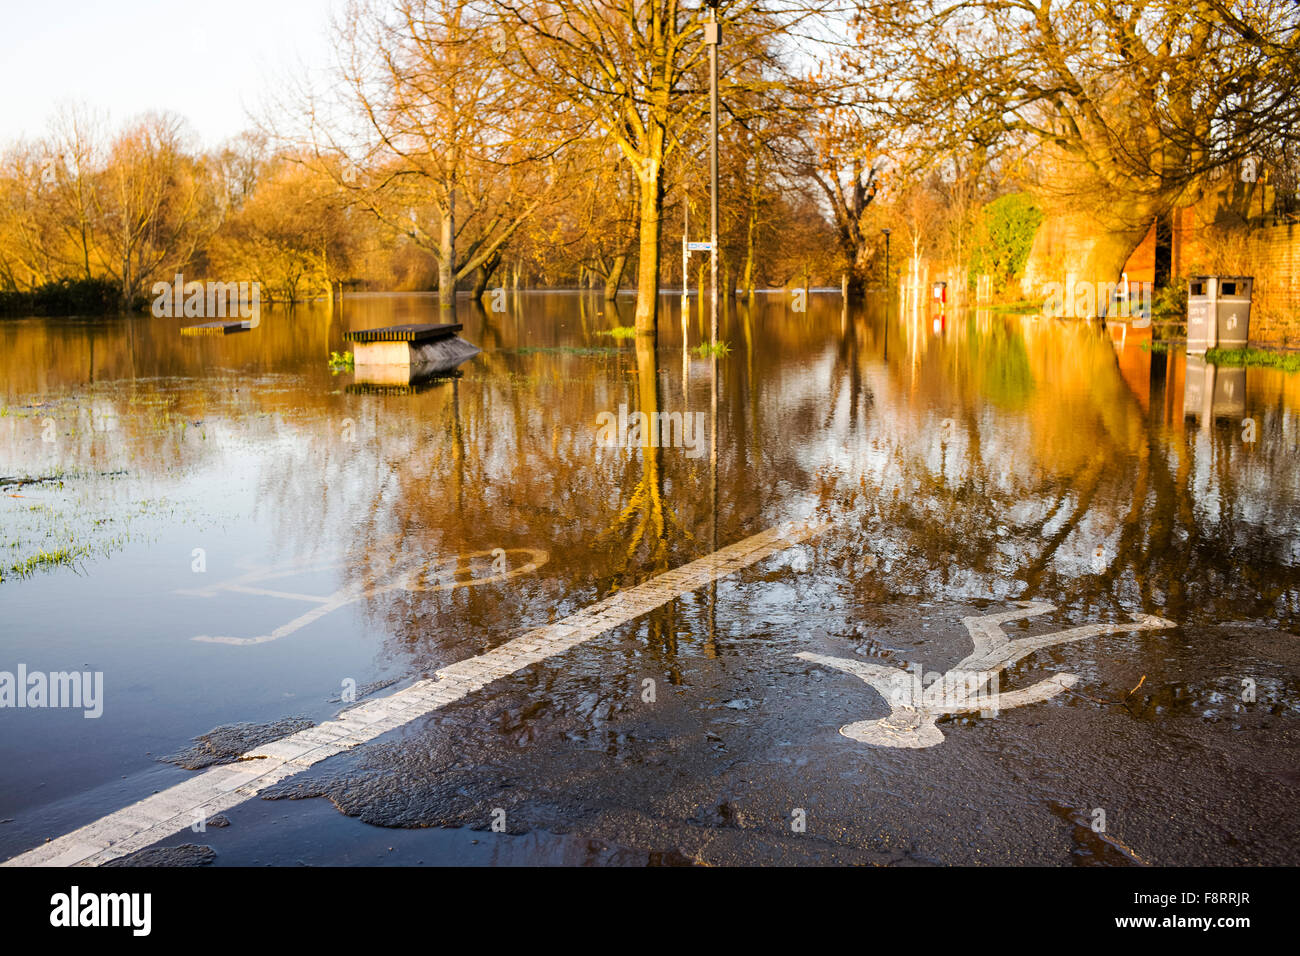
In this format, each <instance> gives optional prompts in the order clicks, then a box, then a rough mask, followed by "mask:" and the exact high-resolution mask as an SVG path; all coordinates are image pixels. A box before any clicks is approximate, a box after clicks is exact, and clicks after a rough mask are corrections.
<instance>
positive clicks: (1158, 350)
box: [1142, 339, 1169, 355]
mask: <svg viewBox="0 0 1300 956" xmlns="http://www.w3.org/2000/svg"><path fill="white" fill-rule="evenodd" d="M1142 348H1143V349H1144V350H1145V351H1147V352H1152V353H1154V354H1156V355H1164V354H1165V353H1166V352H1168V351H1169V343H1168V342H1161V341H1159V340H1157V339H1149V340H1148V341H1146V342H1143V343H1142Z"/></svg>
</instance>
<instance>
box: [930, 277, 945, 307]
mask: <svg viewBox="0 0 1300 956" xmlns="http://www.w3.org/2000/svg"><path fill="white" fill-rule="evenodd" d="M931 296H932V297H933V299H934V301H935V304H936V305H943V304H945V303H946V302H947V301H948V283H946V282H936V283H935V284H934V288H933V289H932V290H931Z"/></svg>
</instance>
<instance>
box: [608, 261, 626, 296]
mask: <svg viewBox="0 0 1300 956" xmlns="http://www.w3.org/2000/svg"><path fill="white" fill-rule="evenodd" d="M625 268H627V256H626V255H617V256H615V257H614V263H613V265H611V266H610V267H609V273H608V274H607V275H606V276H605V301H606V302H613V301H614V300H615V299H616V298H618V287H619V286H621V285H622V284H623V270H624V269H625Z"/></svg>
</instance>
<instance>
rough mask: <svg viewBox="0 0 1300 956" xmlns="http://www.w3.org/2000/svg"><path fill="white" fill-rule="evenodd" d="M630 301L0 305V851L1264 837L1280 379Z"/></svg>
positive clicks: (646, 861)
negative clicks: (371, 337) (115, 312)
mask: <svg viewBox="0 0 1300 956" xmlns="http://www.w3.org/2000/svg"><path fill="white" fill-rule="evenodd" d="M630 306H631V303H630V299H620V301H619V303H618V305H617V306H614V305H611V304H607V303H604V302H602V301H601V300H600V299H599V297H592V296H587V295H580V294H577V293H521V294H518V295H510V296H507V297H506V300H505V311H503V312H499V313H494V312H491V311H485V310H483V309H482V308H479V307H477V306H474V305H472V304H471V303H470V302H469V301H468V300H467V299H462V301H461V303H460V304H459V306H458V308H457V309H456V314H455V321H457V322H460V323H462V324H463V329H462V331H461V333H460V334H461V336H462V337H463V338H464V339H465V340H466V341H468V342H471V343H473V344H474V345H476V346H478V347H480V348H481V349H482V352H481V353H480V354H478V355H477V356H475V357H473V358H471V359H469V360H468V361H466V362H464V364H462V365H461V366H460V367H459V368H458V370H457V372H456V373H455V374H453V375H450V376H442V377H438V378H433V379H429V380H424V381H421V380H417V381H413V382H412V381H407V382H395V381H387V380H385V381H374V380H367V376H366V375H365V374H364V371H363V370H362V369H360V368H356V367H354V368H351V369H349V368H347V366H346V365H340V364H336V365H335V367H333V368H331V365H330V362H329V359H330V356H331V353H342V352H344V351H346V350H347V349H348V348H349V343H348V342H347V341H346V340H345V338H344V335H345V333H346V332H348V331H349V330H356V329H366V328H373V327H377V326H385V325H392V324H400V323H419V322H439V321H445V320H446V319H447V315H446V312H445V311H442V310H439V308H438V304H437V300H436V298H434V297H431V296H419V295H373V296H350V297H348V298H347V299H346V300H345V301H344V302H343V304H342V306H339V305H338V304H337V303H336V304H334V305H333V306H331V305H328V304H316V305H309V306H299V307H298V308H296V309H293V310H286V309H283V308H268V307H263V309H262V316H261V321H260V323H259V325H258V326H257V327H256V328H253V329H249V330H247V331H242V332H238V333H235V334H229V335H215V336H198V337H194V336H182V335H181V334H180V327H181V325H182V324H184V320H179V319H158V318H152V317H124V318H116V319H105V320H98V319H96V320H90V319H17V320H5V321H3V322H0V485H2V487H0V492H3V494H0V622H2V623H0V859H5V860H10V859H13V862H16V863H29V862H39V861H41V860H42V859H44V860H46V861H48V860H54V859H57V860H59V861H62V862H75V861H86V862H95V863H109V862H112V863H114V864H115V865H121V864H127V865H130V864H132V863H159V862H162V863H170V864H178V865H185V864H202V865H216V866H222V865H247V864H253V863H258V864H268V863H270V864H280V865H296V864H300V863H308V864H350V863H358V864H367V865H375V864H394V865H411V864H420V863H425V864H445V863H458V864H469V865H492V864H503V863H505V864H532V863H543V864H602V865H611V864H612V865H633V866H640V865H661V864H692V863H708V864H753V863H795V864H804V863H807V864H812V863H873V864H885V865H936V864H938V865H942V864H978V863H988V864H1043V865H1060V866H1069V865H1103V866H1129V865H1139V866H1140V865H1146V864H1155V865H1166V864H1211V865H1242V864H1283V865H1294V864H1295V863H1297V862H1298V861H1300V815H1297V813H1296V812H1295V809H1294V808H1295V805H1296V799H1297V796H1298V795H1300V772H1297V767H1300V637H1298V636H1297V634H1298V632H1297V627H1298V626H1300V616H1298V615H1300V572H1298V568H1297V566H1298V564H1300V454H1298V453H1300V375H1287V374H1285V373H1283V372H1280V371H1277V370H1273V369H1261V368H1248V369H1224V368H1217V369H1216V368H1214V367H1213V366H1206V364H1205V363H1204V362H1203V361H1201V360H1199V359H1195V358H1188V357H1186V356H1184V355H1182V354H1178V353H1177V352H1170V353H1152V352H1151V351H1150V350H1149V348H1148V347H1143V345H1142V343H1141V342H1139V341H1135V340H1134V339H1131V338H1121V339H1119V340H1118V341H1117V340H1115V338H1114V337H1113V336H1112V335H1111V334H1109V333H1108V332H1107V330H1105V329H1103V328H1101V327H1099V326H1096V325H1088V324H1083V323H1077V322H1072V321H1065V320H1056V319H1051V318H1043V317H1021V316H1011V315H1002V314H996V313H989V312H986V311H981V312H974V311H972V312H955V311H954V312H951V313H949V314H946V315H943V316H935V315H927V316H923V317H916V318H910V317H899V316H898V315H896V314H893V315H888V316H887V315H886V314H885V313H884V310H883V304H882V303H869V305H868V307H862V308H858V307H853V308H846V307H845V306H844V305H843V303H842V302H841V301H840V298H839V296H838V294H830V293H814V294H813V295H812V296H811V297H810V299H809V304H808V311H807V312H806V313H797V312H794V311H793V310H792V308H791V303H790V301H788V300H787V299H786V297H785V296H784V295H781V294H767V295H759V296H756V297H754V298H753V299H752V300H750V301H745V300H743V299H742V300H738V301H737V302H736V303H734V304H733V305H731V306H730V307H729V308H728V309H726V311H725V315H724V317H723V320H722V323H721V330H720V333H719V335H720V338H722V339H724V340H725V341H726V342H727V344H728V347H729V351H727V353H726V354H724V355H722V356H720V357H717V358H712V357H706V356H703V355H701V354H699V353H697V352H696V351H695V350H694V347H695V346H697V345H698V344H699V343H700V341H701V338H702V337H704V336H707V334H708V333H707V317H706V316H704V314H703V312H702V311H700V310H699V309H698V304H697V302H695V301H694V300H691V301H690V302H689V303H688V305H687V310H686V314H685V316H683V314H682V311H681V300H680V299H679V298H677V297H670V296H666V297H665V298H664V299H663V304H662V311H661V318H660V333H659V339H658V342H657V344H651V343H648V342H645V341H642V340H638V339H636V337H627V338H624V337H619V336H615V335H611V334H610V332H611V331H612V330H614V329H616V328H618V327H621V326H625V325H627V324H629V323H630V322H631V307H630ZM684 342H685V347H684ZM652 439H653V440H652ZM20 668H21V669H22V670H21V673H22V680H21V681H20V680H19V673H20V671H19V669H20ZM83 828H88V829H83ZM69 835H71V836H69ZM47 840H48V841H52V842H51V843H48V844H47V842H46V841H47ZM31 851H35V856H28V857H23V856H21V855H22V854H26V853H29V852H31ZM41 854H45V856H44V857H41ZM15 858H16V859H15Z"/></svg>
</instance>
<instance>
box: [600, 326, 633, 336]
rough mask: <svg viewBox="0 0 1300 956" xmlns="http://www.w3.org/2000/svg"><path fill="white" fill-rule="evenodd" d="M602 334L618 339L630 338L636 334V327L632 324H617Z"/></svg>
mask: <svg viewBox="0 0 1300 956" xmlns="http://www.w3.org/2000/svg"><path fill="white" fill-rule="evenodd" d="M600 334H601V335H609V336H613V337H614V338H616V339H630V338H633V337H635V336H636V329H635V328H633V327H632V326H630V325H616V326H614V327H613V328H612V329H610V330H609V331H607V332H601V333H600Z"/></svg>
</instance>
